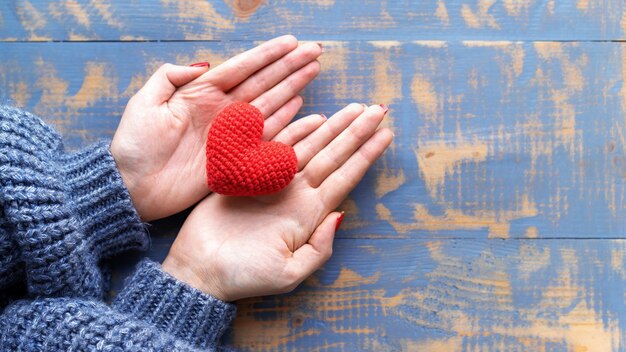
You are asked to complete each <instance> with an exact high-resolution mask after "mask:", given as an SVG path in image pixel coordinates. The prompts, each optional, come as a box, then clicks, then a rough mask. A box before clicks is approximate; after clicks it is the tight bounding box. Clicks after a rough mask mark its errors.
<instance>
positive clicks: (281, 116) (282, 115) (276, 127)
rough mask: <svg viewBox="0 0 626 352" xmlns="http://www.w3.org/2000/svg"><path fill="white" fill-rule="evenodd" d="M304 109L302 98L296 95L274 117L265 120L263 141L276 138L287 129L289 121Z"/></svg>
mask: <svg viewBox="0 0 626 352" xmlns="http://www.w3.org/2000/svg"><path fill="white" fill-rule="evenodd" d="M301 107H302V97H301V96H298V95H296V96H295V97H293V98H291V100H289V101H288V102H287V103H286V104H285V105H283V106H282V107H281V108H280V109H278V111H276V112H275V113H274V114H273V115H272V116H269V117H268V118H267V119H265V124H264V126H263V140H266V141H267V140H270V139H272V138H274V137H275V136H276V134H277V133H278V132H280V130H282V129H283V128H285V126H287V124H289V121H291V120H292V119H293V118H294V117H295V116H296V114H297V113H298V111H299V110H300V108H301Z"/></svg>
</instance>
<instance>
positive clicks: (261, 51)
mask: <svg viewBox="0 0 626 352" xmlns="http://www.w3.org/2000/svg"><path fill="white" fill-rule="evenodd" d="M297 46H298V40H297V39H296V38H295V37H294V36H292V35H285V36H282V37H278V38H274V39H272V40H270V41H268V42H265V43H263V44H261V45H259V46H257V47H255V48H253V49H250V50H248V51H246V52H244V53H241V54H239V55H237V56H235V57H233V58H231V59H229V60H228V61H226V62H224V63H223V64H221V65H219V66H217V67H216V68H215V69H213V70H212V71H211V77H214V78H213V79H212V82H213V83H214V84H215V85H216V86H218V87H219V88H221V89H222V90H223V91H228V90H230V89H232V88H233V87H235V86H236V85H238V84H240V83H241V82H243V81H244V80H245V79H247V78H248V77H250V76H251V75H252V74H254V73H255V72H257V71H258V70H260V69H262V68H263V67H265V66H267V65H269V64H271V63H273V62H274V61H276V60H278V59H280V58H281V57H283V56H285V55H286V54H287V53H289V52H290V51H292V50H294V49H295V48H296V47H297Z"/></svg>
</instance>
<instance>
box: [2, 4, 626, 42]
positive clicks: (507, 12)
mask: <svg viewBox="0 0 626 352" xmlns="http://www.w3.org/2000/svg"><path fill="white" fill-rule="evenodd" d="M624 11H625V9H624V6H623V2H622V1H620V0H598V1H589V0H576V1H555V0H546V1H535V0H528V1H516V0H504V1H494V0H460V1H450V0H447V1H446V0H437V1H432V0H416V1H382V2H381V1H371V0H368V1H362V0H350V1H329V0H298V1H261V0H251V1H238V0H228V1H206V0H182V1H173V0H162V1H147V0H141V1H110V0H62V1H43V0H12V1H4V2H2V3H0V40H2V41H15V40H18V41H42V40H43V41H56V40H68V41H84V40H131V41H132V40H199V39H200V40H241V39H252V40H265V39H268V38H269V37H271V36H277V35H282V34H285V33H293V34H296V35H298V36H300V37H302V38H303V39H307V40H401V41H411V40H418V39H441V40H459V39H489V40H494V39H495V40H502V39H506V40H616V39H624V33H625V29H624V28H625V27H626V20H625V18H626V16H624V13H625V12H624Z"/></svg>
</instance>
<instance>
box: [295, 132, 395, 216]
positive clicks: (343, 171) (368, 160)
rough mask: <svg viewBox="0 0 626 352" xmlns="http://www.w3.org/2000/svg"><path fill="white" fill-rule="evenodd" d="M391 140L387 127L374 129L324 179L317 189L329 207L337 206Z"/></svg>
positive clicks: (391, 134) (391, 135)
mask: <svg viewBox="0 0 626 352" xmlns="http://www.w3.org/2000/svg"><path fill="white" fill-rule="evenodd" d="M392 140H393V133H392V132H391V130H389V129H388V128H383V129H380V130H378V131H376V133H375V134H374V135H373V136H372V137H371V138H370V139H369V140H368V141H367V142H365V144H363V145H362V146H361V147H360V148H359V149H358V150H357V151H356V152H355V153H354V154H353V155H352V156H350V158H349V159H348V160H347V161H346V162H345V163H344V164H343V165H341V167H340V168H339V169H337V170H335V171H334V172H333V173H332V174H331V175H330V176H328V177H327V178H326V180H324V182H323V183H322V184H321V185H320V186H319V189H320V191H321V192H322V194H323V195H324V197H323V199H325V201H326V202H327V206H328V207H329V208H331V209H333V208H335V207H337V206H339V204H340V203H341V202H342V201H343V200H344V199H345V198H346V197H347V196H348V194H349V193H350V191H352V190H353V189H354V187H356V185H357V184H358V183H359V182H360V181H361V179H362V178H363V176H364V175H365V172H366V171H367V170H368V169H369V168H370V167H371V166H372V165H374V163H375V162H376V160H378V158H379V157H380V156H381V155H382V154H383V152H384V151H385V149H387V147H389V144H391V141H392ZM307 167H308V166H307Z"/></svg>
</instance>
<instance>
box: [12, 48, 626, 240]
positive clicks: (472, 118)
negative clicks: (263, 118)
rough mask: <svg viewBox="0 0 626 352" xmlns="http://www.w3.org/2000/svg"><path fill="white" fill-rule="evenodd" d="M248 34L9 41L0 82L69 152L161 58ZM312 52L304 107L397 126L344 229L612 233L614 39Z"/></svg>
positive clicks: (374, 233)
mask: <svg viewBox="0 0 626 352" xmlns="http://www.w3.org/2000/svg"><path fill="white" fill-rule="evenodd" d="M251 45H252V44H251V43H244V42H237V43H234V42H227V43H222V42H219V43H215V42H207V43H204V42H203V43H64V44H62V43H40V44H37V43H32V44H27V43H11V44H9V43H7V44H2V45H0V52H1V53H0V60H2V62H4V63H5V65H4V66H3V67H2V68H0V92H1V93H2V97H4V98H3V99H6V98H8V99H13V100H14V101H15V102H17V103H18V104H19V105H22V106H25V107H26V108H27V109H29V110H32V111H34V112H36V113H38V114H40V115H42V116H44V117H45V118H47V119H48V120H49V121H51V122H52V123H54V124H56V126H57V127H58V128H59V129H60V130H61V131H62V132H63V133H64V134H65V135H66V137H67V138H68V144H69V145H70V146H72V147H78V146H79V145H82V144H84V143H88V142H91V141H93V140H94V139H97V138H102V137H105V138H106V137H110V136H111V135H112V133H113V132H114V130H115V128H116V126H117V121H118V119H119V116H120V115H121V113H122V111H123V108H124V105H125V103H126V101H127V99H128V98H129V97H130V96H131V95H132V93H133V92H134V91H135V90H136V89H138V88H139V86H140V84H141V82H143V81H144V79H145V78H147V77H148V75H149V73H150V72H152V70H153V69H155V68H156V67H157V66H158V65H159V64H160V63H162V62H165V61H172V62H177V63H181V64H185V63H189V62H195V61H200V60H204V59H207V58H208V59H209V60H210V61H212V62H214V63H215V62H216V61H218V62H219V60H220V58H223V57H228V56H230V55H232V54H235V53H236V52H239V51H241V50H243V49H244V48H246V47H250V46H251ZM325 48H326V53H325V54H324V55H323V57H322V59H321V61H322V65H323V67H324V68H323V73H322V74H321V76H320V77H319V78H318V79H317V80H316V81H315V82H314V83H313V84H312V86H311V87H309V88H308V89H307V90H306V91H305V92H304V93H303V94H304V96H305V100H306V104H305V108H304V109H303V112H302V113H303V114H307V113H314V112H323V113H326V114H330V113H332V112H333V111H336V110H337V109H339V108H340V107H341V106H343V105H345V104H347V103H349V102H352V101H363V102H368V103H387V104H389V105H390V106H391V109H390V113H389V124H390V125H391V126H392V127H393V129H394V131H395V133H396V140H395V142H394V146H393V148H392V150H390V151H389V152H388V153H387V154H386V156H385V157H383V159H382V161H381V162H380V163H378V164H377V165H376V166H375V167H374V169H373V170H372V171H371V172H370V173H369V174H368V176H367V177H366V179H365V180H364V182H363V183H362V184H361V185H360V186H359V187H358V188H357V189H356V190H355V192H353V194H352V196H351V199H350V200H349V201H348V202H347V203H345V204H344V206H343V208H345V209H346V210H347V211H348V214H349V216H348V219H347V220H346V224H345V226H346V229H348V232H347V234H346V235H347V236H349V237H354V238H363V237H392V238H395V237H402V238H410V237H418V238H419V237H423V236H428V237H452V238H485V237H502V238H507V237H515V238H525V237H540V238H561V237H578V238H622V237H623V235H624V233H625V231H626V224H625V222H624V221H623V219H624V217H625V215H626V208H625V204H624V201H625V195H626V185H625V184H624V182H623V178H624V175H626V156H625V154H624V153H625V151H626V149H625V148H626V144H625V143H624V132H623V131H624V123H625V122H624V119H623V118H622V116H623V114H624V108H623V104H624V103H623V101H624V97H626V93H624V92H626V89H625V88H624V87H623V84H622V66H621V65H622V64H621V62H622V50H623V48H622V45H621V44H614V43H558V42H547V43H525V42H524V43H510V42H460V43H459V42H453V43H445V42H424V43H417V44H416V43H403V44H397V45H396V43H388V42H329V43H327V45H326V46H325ZM68 53H71V55H68ZM213 59H215V60H213Z"/></svg>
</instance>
